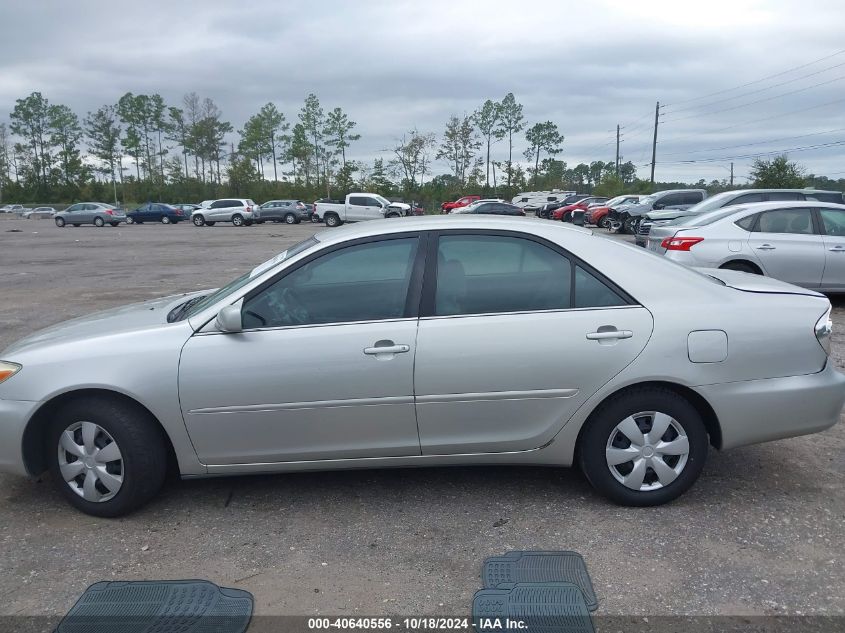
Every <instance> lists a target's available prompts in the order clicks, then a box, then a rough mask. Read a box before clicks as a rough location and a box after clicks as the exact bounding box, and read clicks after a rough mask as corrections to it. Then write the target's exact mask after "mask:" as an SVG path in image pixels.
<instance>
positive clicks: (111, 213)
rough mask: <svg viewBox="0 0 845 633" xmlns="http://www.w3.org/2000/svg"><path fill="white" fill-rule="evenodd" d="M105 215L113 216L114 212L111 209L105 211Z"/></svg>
mask: <svg viewBox="0 0 845 633" xmlns="http://www.w3.org/2000/svg"><path fill="white" fill-rule="evenodd" d="M106 215H114V211H112V210H111V209H106Z"/></svg>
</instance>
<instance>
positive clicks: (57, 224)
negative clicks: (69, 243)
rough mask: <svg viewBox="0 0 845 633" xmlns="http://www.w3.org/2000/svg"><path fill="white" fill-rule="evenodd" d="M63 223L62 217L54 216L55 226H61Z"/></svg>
mask: <svg viewBox="0 0 845 633" xmlns="http://www.w3.org/2000/svg"><path fill="white" fill-rule="evenodd" d="M64 225H65V219H64V218H56V226H57V227H59V228H62V227H63V226H64Z"/></svg>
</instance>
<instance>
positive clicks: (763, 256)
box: [748, 207, 825, 288]
mask: <svg viewBox="0 0 845 633" xmlns="http://www.w3.org/2000/svg"><path fill="white" fill-rule="evenodd" d="M748 246H749V247H750V248H751V249H753V251H754V253H755V254H756V255H757V258H758V259H759V261H760V263H761V264H762V266H763V270H764V272H765V273H766V274H767V275H769V276H770V277H774V278H775V279H780V280H782V281H788V282H789V283H793V284H796V285H798V286H803V287H805V288H818V287H819V285H820V284H821V279H822V273H823V272H824V267H825V250H824V248H825V247H824V241H823V240H822V236H821V235H819V233H818V231H817V230H816V225H815V220H814V217H813V209H811V208H809V207H795V208H784V209H772V210H771V211H763V212H762V213H760V215H759V216H758V218H757V221H756V222H755V225H754V227H753V228H752V232H751V233H750V234H749V237H748Z"/></svg>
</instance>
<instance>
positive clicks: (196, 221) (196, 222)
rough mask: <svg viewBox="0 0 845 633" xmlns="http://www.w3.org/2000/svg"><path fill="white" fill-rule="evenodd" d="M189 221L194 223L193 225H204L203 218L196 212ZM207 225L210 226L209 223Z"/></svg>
mask: <svg viewBox="0 0 845 633" xmlns="http://www.w3.org/2000/svg"><path fill="white" fill-rule="evenodd" d="M191 222H193V223H194V226H205V218H204V217H202V216H201V215H198V214H194V217H192V218H191ZM209 226H211V224H209Z"/></svg>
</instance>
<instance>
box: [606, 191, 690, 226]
mask: <svg viewBox="0 0 845 633" xmlns="http://www.w3.org/2000/svg"><path fill="white" fill-rule="evenodd" d="M706 197H707V192H706V191H705V190H704V189H668V190H666V191H658V192H656V193H653V194H651V195H649V196H644V197H642V198H640V201H639V202H638V203H637V204H632V205H631V206H628V207H625V208H624V209H619V210H612V211H610V212H609V213H608V214H607V217H608V218H610V226H611V228H612V229H614V230H617V231H619V232H620V233H633V234H636V233H637V230H638V229H639V225H640V220H642V217H643V216H644V215H645V214H646V213H648V212H649V211H652V210H654V211H659V210H660V209H668V208H669V207H673V208H677V209H687V208H689V207H691V206H692V205H694V204H698V203H699V202H701V201H702V200H704V199H705V198H706Z"/></svg>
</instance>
